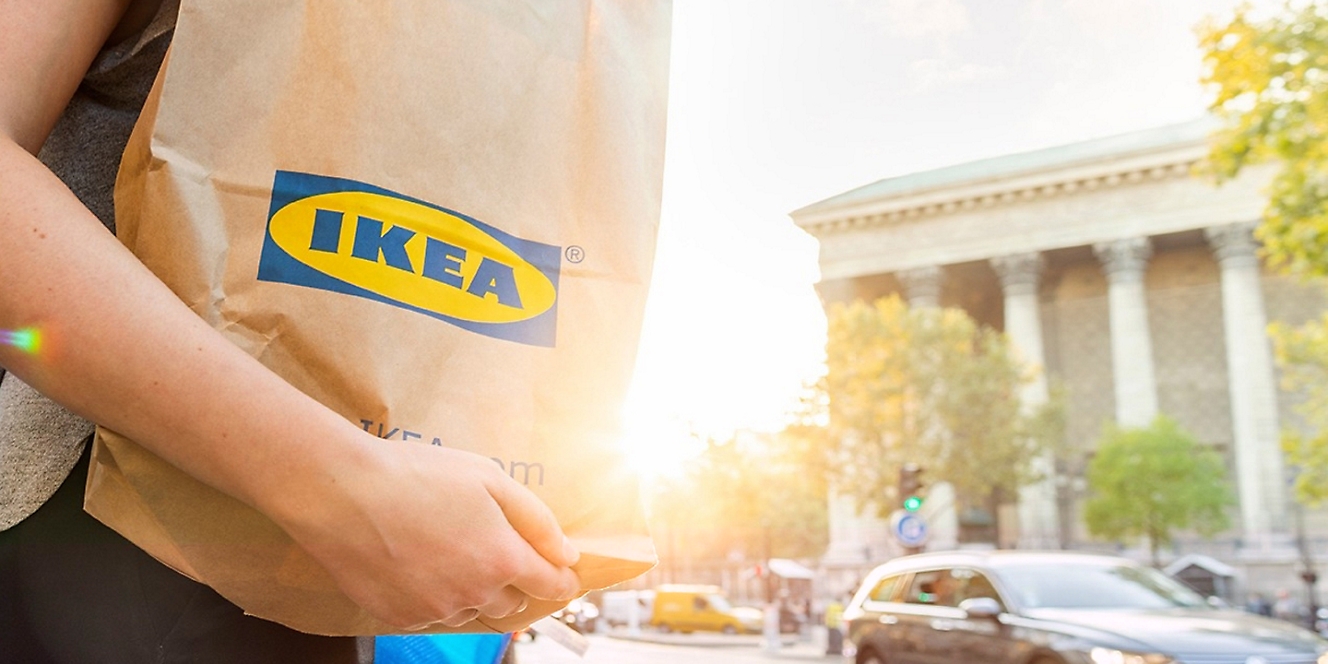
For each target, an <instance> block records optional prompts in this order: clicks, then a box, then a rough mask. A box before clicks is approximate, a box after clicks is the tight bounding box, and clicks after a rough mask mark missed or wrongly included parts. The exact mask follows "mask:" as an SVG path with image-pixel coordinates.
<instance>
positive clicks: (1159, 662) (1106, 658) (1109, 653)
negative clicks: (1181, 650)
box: [1088, 648, 1176, 664]
mask: <svg viewBox="0 0 1328 664" xmlns="http://www.w3.org/2000/svg"><path fill="white" fill-rule="evenodd" d="M1088 659H1090V660H1092V662H1093V664H1173V663H1174V662H1175V661H1176V660H1174V659H1172V658H1170V657H1168V656H1166V655H1162V654H1159V653H1139V652H1125V651H1124V650H1115V649H1113V648H1093V649H1092V650H1090V651H1088Z"/></svg>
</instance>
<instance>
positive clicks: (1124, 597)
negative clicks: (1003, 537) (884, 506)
mask: <svg viewBox="0 0 1328 664" xmlns="http://www.w3.org/2000/svg"><path fill="white" fill-rule="evenodd" d="M844 624H845V628H846V631H847V635H848V640H849V642H850V644H851V646H850V647H849V648H848V649H847V650H850V651H851V652H850V653H849V656H850V657H851V658H852V659H850V660H849V661H855V662H856V663H857V664H942V663H944V664H951V663H956V664H963V663H967V662H972V663H974V664H1328V655H1325V653H1328V640H1325V639H1323V638H1320V637H1319V636H1317V635H1315V634H1314V633H1312V632H1310V631H1309V630H1307V629H1304V628H1301V627H1297V626H1295V625H1292V624H1290V623H1287V622H1283V621H1279V620H1273V619H1271V618H1265V617H1263V616H1256V615H1252V614H1249V613H1245V612H1243V611H1238V610H1235V609H1230V608H1223V607H1219V606H1215V605H1213V604H1210V603H1209V602H1207V601H1206V600H1205V599H1204V598H1203V597H1202V596H1200V595H1198V594H1197V593H1195V592H1193V591H1192V590H1190V589H1189V588H1187V587H1185V586H1183V585H1181V584H1180V583H1179V582H1177V581H1175V580H1173V579H1172V578H1171V577H1168V576H1166V575H1165V574H1162V573H1161V572H1159V571H1157V570H1155V569H1153V568H1151V567H1148V566H1146V565H1141V564H1138V563H1136V562H1133V561H1131V560H1127V559H1124V558H1119V557H1116V556H1105V555H1093V554H1080V553H1068V552H1060V551H1057V552H1045V553H1043V552H1028V551H956V552H948V553H924V554H919V555H915V556H905V557H902V558H897V559H895V560H892V561H890V562H888V563H886V564H884V565H881V566H879V567H877V568H876V569H875V570H873V571H872V573H871V574H869V575H868V576H867V578H866V579H865V580H864V582H863V584H862V587H861V588H859V589H858V592H857V594H856V595H854V597H853V600H852V601H851V602H850V603H849V605H848V607H847V608H846V609H845V611H844Z"/></svg>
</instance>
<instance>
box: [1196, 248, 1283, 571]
mask: <svg viewBox="0 0 1328 664" xmlns="http://www.w3.org/2000/svg"><path fill="white" fill-rule="evenodd" d="M1253 232H1254V224H1253V223H1244V224H1232V225H1230V226H1219V227H1213V228H1208V229H1206V230H1205V231H1204V235H1205V236H1206V237H1207V238H1208V242H1209V244H1210V245H1212V247H1213V253H1214V254H1215V255H1216V256H1217V261H1218V264H1219V265H1220V266H1221V267H1222V321H1223V327H1224V329H1225V332H1226V347H1227V384H1228V386H1229V388H1230V390H1231V426H1232V434H1233V439H1234V442H1235V456H1236V474H1237V477H1236V485H1237V488H1238V491H1239V494H1240V513H1241V521H1242V524H1243V530H1244V533H1243V534H1244V537H1243V539H1244V542H1245V545H1246V547H1256V548H1264V547H1267V546H1269V545H1270V544H1271V543H1272V540H1273V536H1274V535H1275V534H1277V533H1279V532H1280V534H1282V535H1285V534H1286V528H1287V524H1286V495H1285V487H1286V482H1285V479H1284V471H1283V467H1282V451H1281V448H1280V445H1279V439H1280V433H1279V425H1278V418H1277V382H1276V381H1277V379H1276V373H1275V372H1274V369H1273V354H1272V349H1271V347H1270V344H1269V340H1268V335H1267V332H1266V329H1267V327H1268V317H1267V314H1266V313H1265V311H1264V306H1263V286H1262V281H1261V279H1260V273H1259V259H1258V257H1257V256H1256V255H1255V248H1256V245H1255V240H1254V235H1253ZM1283 539H1284V538H1283Z"/></svg>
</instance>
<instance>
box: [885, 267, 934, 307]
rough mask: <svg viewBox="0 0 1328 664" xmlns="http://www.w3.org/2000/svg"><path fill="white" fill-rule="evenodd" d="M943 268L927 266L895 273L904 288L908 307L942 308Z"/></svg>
mask: <svg viewBox="0 0 1328 664" xmlns="http://www.w3.org/2000/svg"><path fill="white" fill-rule="evenodd" d="M942 276H943V273H942V272H941V266H939V265H926V266H923V267H915V268H912V269H909V270H900V271H899V272H896V273H895V277H896V278H897V279H899V283H900V284H902V285H903V286H904V294H905V296H906V297H907V298H908V306H910V307H914V308H922V307H939V306H941V278H942Z"/></svg>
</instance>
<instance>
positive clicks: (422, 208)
mask: <svg viewBox="0 0 1328 664" xmlns="http://www.w3.org/2000/svg"><path fill="white" fill-rule="evenodd" d="M561 260H562V249H561V248H560V247H555V246H552V245H547V244H541V243H538V242H532V241H529V240H522V239H520V238H517V237H514V236H512V235H509V234H507V233H504V232H503V231H500V230H498V229H497V228H494V227H492V226H489V225H488V224H485V223H483V222H480V221H478V220H476V219H473V218H471V217H468V216H466V215H464V214H461V213H459V212H454V211H452V210H448V209H446V208H442V207H439V206H437V205H433V204H430V203H426V202H424V201H420V200H416V199H413V198H410V197H408V196H403V195H401V194H398V193H396V192H392V191H388V190H386V189H382V188H380V187H375V186H373V185H369V184H365V183H362V182H356V181H353V180H347V179H343V178H332V177H325V176H320V175H310V174H306V173H293V172H289V171H278V172H277V175H276V179H275V180H274V182H273V185H272V204H271V207H270V208H269V211H268V219H267V232H266V234H265V236H264V239H263V250H262V255H261V256H260V257H259V261H258V278H259V279H260V280H262V281H271V282H278V283H286V284H293V285H296V286H306V287H309V288H318V289H322V290H327V291H332V292H335V293H342V294H345V295H353V296H355V297H362V298H365V299H368V300H374V301H377V302H381V303H384V304H389V305H392V306H395V307H400V308H402V309H407V310H409V311H414V312H416V313H419V314H423V315H426V316H430V317H433V318H436V319H438V320H443V321H446V322H448V323H451V324H452V325H456V326H457V327H461V328H464V329H466V330H470V331H472V332H476V333H479V334H483V335H487V336H490V337H496V338H499V339H506V340H508V341H515V342H518V343H523V344H529V345H533V346H550V347H551V346H553V345H554V334H555V331H556V323H557V318H556V315H557V304H558V271H559V268H560V263H561Z"/></svg>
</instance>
